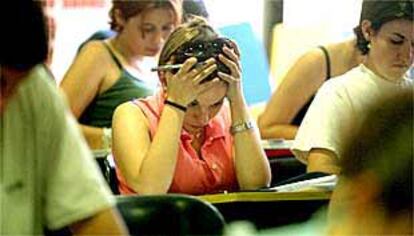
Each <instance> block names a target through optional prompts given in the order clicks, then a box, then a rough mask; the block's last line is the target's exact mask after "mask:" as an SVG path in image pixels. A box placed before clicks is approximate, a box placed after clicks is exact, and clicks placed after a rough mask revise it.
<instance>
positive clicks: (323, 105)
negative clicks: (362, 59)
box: [292, 78, 356, 173]
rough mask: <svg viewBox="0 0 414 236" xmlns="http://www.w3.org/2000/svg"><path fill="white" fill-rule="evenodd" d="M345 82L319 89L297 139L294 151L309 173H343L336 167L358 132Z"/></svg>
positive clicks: (330, 82) (334, 81)
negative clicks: (345, 146)
mask: <svg viewBox="0 0 414 236" xmlns="http://www.w3.org/2000/svg"><path fill="white" fill-rule="evenodd" d="M345 80H346V79H345V78H338V79H335V80H330V81H328V82H326V83H325V84H324V85H323V86H322V87H321V88H320V89H319V91H318V93H317V94H316V96H315V99H314V100H313V102H312V105H311V106H310V107H309V110H308V112H307V113H306V116H305V118H304V120H303V122H302V124H301V126H300V128H299V130H298V133H297V135H296V137H295V141H294V143H293V146H292V151H293V153H294V154H295V156H296V157H297V158H298V159H300V160H302V161H303V162H306V163H307V165H308V168H307V171H308V172H312V171H321V172H326V173H338V172H339V169H338V168H337V167H336V166H337V161H338V158H340V156H341V153H342V148H343V146H344V142H345V141H346V140H348V137H349V134H351V133H352V132H353V131H354V128H356V127H355V126H354V125H355V124H354V123H355V114H354V109H353V107H352V98H351V97H350V96H349V93H348V91H347V88H346V87H345V86H344V85H343V81H345Z"/></svg>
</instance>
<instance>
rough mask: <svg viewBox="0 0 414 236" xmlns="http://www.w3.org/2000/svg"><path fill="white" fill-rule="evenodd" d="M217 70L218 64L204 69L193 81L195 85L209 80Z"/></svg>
mask: <svg viewBox="0 0 414 236" xmlns="http://www.w3.org/2000/svg"><path fill="white" fill-rule="evenodd" d="M215 70H217V64H211V65H209V66H208V67H207V68H204V69H203V70H202V71H201V72H200V73H199V74H198V75H196V76H195V77H194V79H193V83H194V84H199V83H200V82H201V81H203V80H204V79H205V78H207V77H208V76H209V75H210V74H211V73H213V72H214V71H215Z"/></svg>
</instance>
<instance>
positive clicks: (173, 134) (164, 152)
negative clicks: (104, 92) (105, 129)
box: [112, 103, 185, 194]
mask: <svg viewBox="0 0 414 236" xmlns="http://www.w3.org/2000/svg"><path fill="white" fill-rule="evenodd" d="M184 114H185V113H184V112H182V111H180V110H178V109H176V108H172V107H170V106H165V107H164V110H163V111H162V115H161V119H160V122H159V126H158V129H157V132H156V134H155V136H154V138H153V140H151V139H150V135H149V132H150V131H149V127H148V121H147V119H146V117H145V115H144V114H143V113H142V111H141V110H140V109H139V108H137V107H136V105H133V104H131V103H124V104H122V105H121V106H119V107H118V108H117V109H116V110H115V114H114V117H113V124H112V127H113V130H112V132H113V136H114V138H113V153H114V156H115V159H116V162H117V165H118V166H119V168H120V170H121V172H122V174H123V175H124V177H125V179H126V181H127V184H128V186H130V187H131V188H132V189H133V190H134V191H136V192H137V193H139V194H161V193H166V192H167V191H168V189H169V187H170V185H171V182H172V179H173V177H174V171H175V165H176V162H177V153H178V145H179V144H178V140H179V139H180V135H181V127H182V123H183V120H184ZM137 150H139V151H137Z"/></svg>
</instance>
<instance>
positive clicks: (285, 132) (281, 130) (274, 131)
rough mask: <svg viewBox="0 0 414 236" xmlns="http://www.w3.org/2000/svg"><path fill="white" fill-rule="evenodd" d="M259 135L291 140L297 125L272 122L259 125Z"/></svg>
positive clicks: (293, 137)
mask: <svg viewBox="0 0 414 236" xmlns="http://www.w3.org/2000/svg"><path fill="white" fill-rule="evenodd" d="M259 129H260V136H261V137H262V139H286V140H292V139H295V136H296V133H297V131H298V126H296V125H286V124H272V125H269V126H260V123H259Z"/></svg>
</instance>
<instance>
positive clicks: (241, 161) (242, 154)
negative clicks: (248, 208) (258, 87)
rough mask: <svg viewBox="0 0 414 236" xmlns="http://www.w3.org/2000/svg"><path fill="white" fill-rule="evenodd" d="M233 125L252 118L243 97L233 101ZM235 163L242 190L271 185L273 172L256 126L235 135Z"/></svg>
mask: <svg viewBox="0 0 414 236" xmlns="http://www.w3.org/2000/svg"><path fill="white" fill-rule="evenodd" d="M230 105H231V117H232V125H235V124H240V123H241V122H244V121H248V120H251V119H250V118H249V115H248V111H247V106H246V104H245V101H244V99H243V98H242V97H240V99H237V100H233V101H232V102H231V104H230ZM233 137H234V146H235V165H236V174H237V180H238V182H239V186H240V188H241V189H242V190H246V189H258V188H261V187H265V186H269V184H270V180H271V174H270V173H271V172H270V165H269V161H268V159H267V157H266V155H265V153H264V151H263V148H262V146H261V145H260V137H259V134H258V132H257V130H256V128H255V127H254V128H253V129H249V130H246V131H242V132H238V133H235V134H234V135H233Z"/></svg>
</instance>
